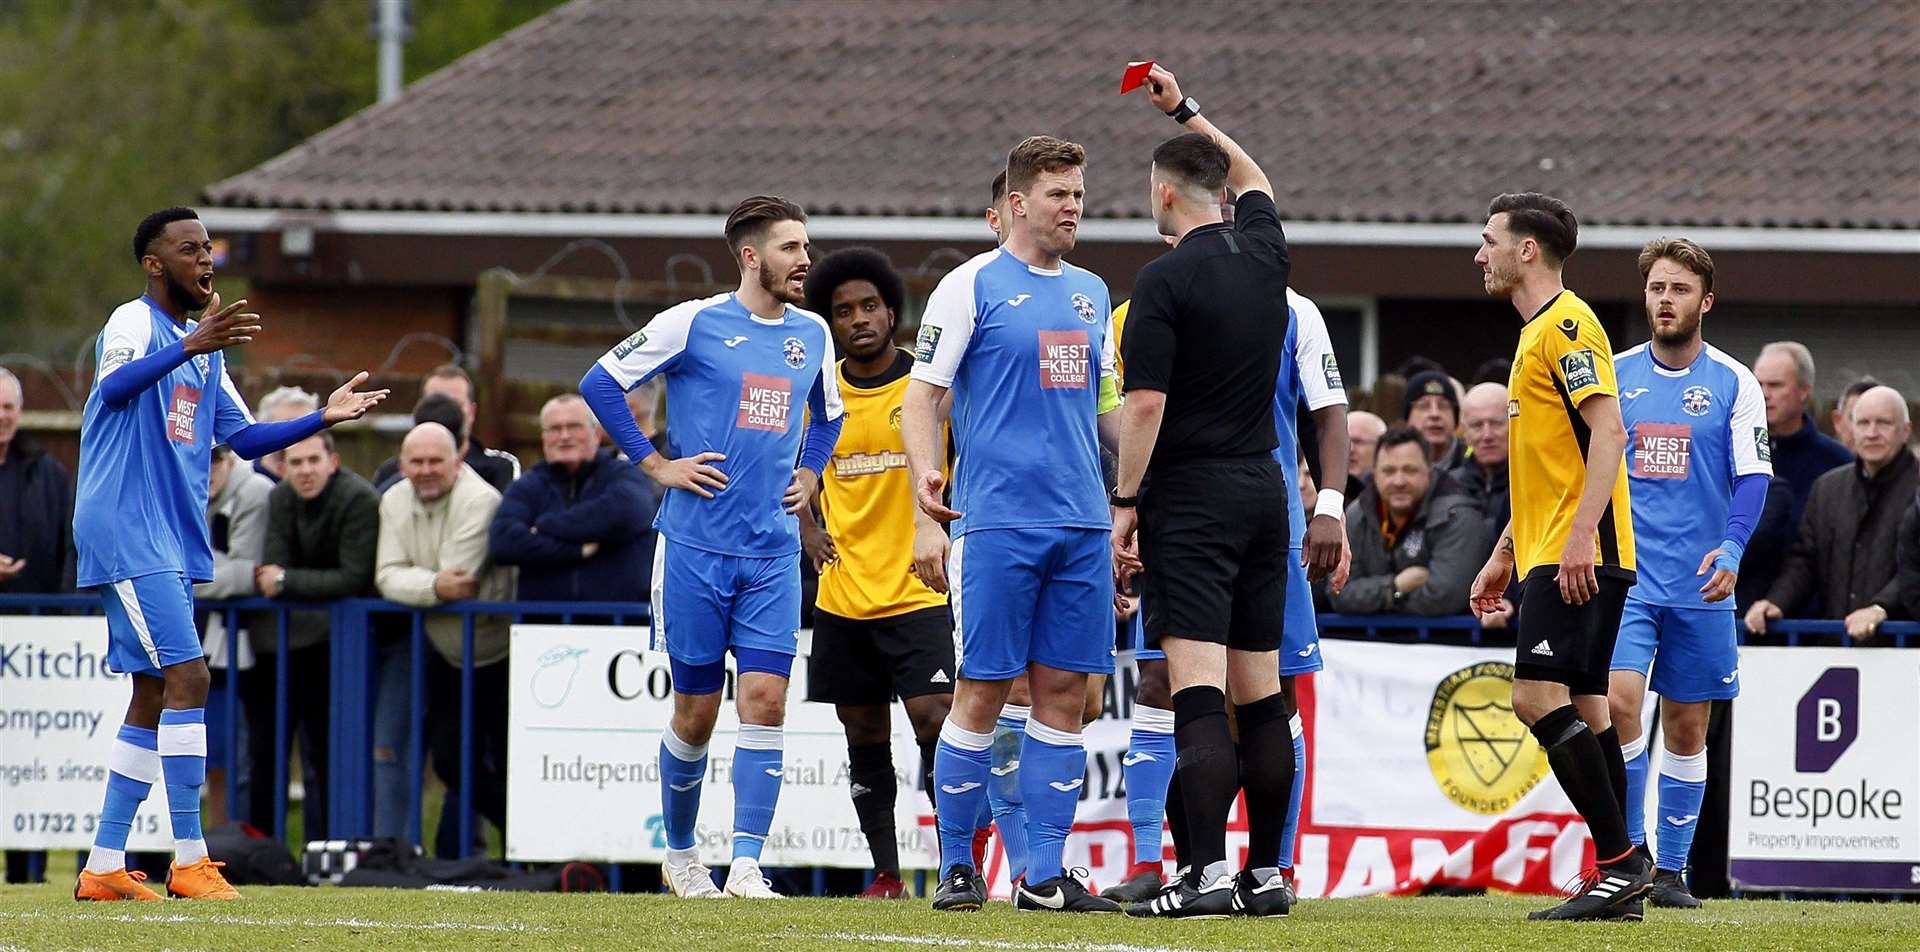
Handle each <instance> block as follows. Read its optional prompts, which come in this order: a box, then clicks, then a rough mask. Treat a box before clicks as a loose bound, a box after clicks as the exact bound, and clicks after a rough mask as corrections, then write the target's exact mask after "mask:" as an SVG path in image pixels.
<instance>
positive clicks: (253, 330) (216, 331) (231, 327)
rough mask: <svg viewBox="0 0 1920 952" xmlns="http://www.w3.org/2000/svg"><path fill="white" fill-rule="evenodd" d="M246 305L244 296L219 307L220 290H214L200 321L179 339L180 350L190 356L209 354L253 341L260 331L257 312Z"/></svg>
mask: <svg viewBox="0 0 1920 952" xmlns="http://www.w3.org/2000/svg"><path fill="white" fill-rule="evenodd" d="M246 308H247V299H246V298H241V299H240V300H238V301H235V302H233V303H232V304H229V305H227V306H226V307H221V306H220V292H218V291H215V292H213V296H212V297H209V298H208V299H207V307H206V310H204V311H202V312H201V315H202V316H201V318H200V321H199V323H197V324H195V325H194V328H193V330H192V331H190V332H189V333H188V334H187V336H186V337H184V338H182V339H181V341H180V347H181V349H182V350H184V351H186V352H187V353H188V354H189V355H199V354H211V353H213V352H214V351H218V350H225V349H227V348H229V347H237V346H239V345H241V344H245V343H247V342H249V341H251V340H253V336H254V335H255V334H258V333H260V315H258V314H255V313H252V312H251V311H248V310H247V309H246Z"/></svg>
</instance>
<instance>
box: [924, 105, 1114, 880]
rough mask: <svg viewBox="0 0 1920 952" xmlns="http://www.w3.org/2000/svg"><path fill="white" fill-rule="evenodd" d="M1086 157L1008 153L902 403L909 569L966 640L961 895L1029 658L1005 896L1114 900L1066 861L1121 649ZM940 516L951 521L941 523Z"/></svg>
mask: <svg viewBox="0 0 1920 952" xmlns="http://www.w3.org/2000/svg"><path fill="white" fill-rule="evenodd" d="M1085 165H1086V152H1085V150H1083V149H1082V148H1081V147H1080V146H1078V145H1075V144H1073V143H1071V142H1064V141H1062V140H1059V139H1055V138H1052V137H1048V136H1034V137H1032V138H1029V139H1026V140H1025V141H1023V142H1021V143H1020V144H1019V145H1018V146H1016V147H1015V148H1014V149H1013V151H1012V153H1011V154H1009V156H1008V158H1007V202H1008V212H1009V215H1008V219H1009V220H1006V221H1003V222H1002V226H1003V228H1004V229H1005V231H1004V234H1005V236H1006V244H1005V245H1004V246H1002V247H1000V248H997V249H995V250H993V251H990V252H987V253H986V254H983V255H980V256H978V257H976V258H973V259H972V260H970V261H968V262H966V263H965V264H962V265H961V266H960V267H958V268H956V269H954V270H953V271H952V272H951V273H949V274H948V275H947V276H946V277H944V278H942V279H941V281H940V284H939V286H938V287H937V288H935V289H934V292H933V296H932V297H931V298H930V299H929V300H928V302H927V309H926V313H925V315H924V316H923V318H922V321H921V327H920V336H919V340H918V343H917V346H916V348H915V354H914V358H915V363H914V368H913V376H912V382H911V383H909V384H908V387H907V394H906V397H905V398H904V401H903V405H902V410H903V414H902V423H901V433H902V435H903V436H904V438H905V442H906V447H907V459H908V464H909V465H910V466H911V467H912V469H913V476H914V485H915V487H916V491H917V494H918V502H919V506H920V510H921V513H922V518H920V519H918V520H917V521H916V526H915V533H914V535H915V541H914V563H915V571H916V573H917V574H918V575H919V576H920V578H921V579H922V580H923V581H925V582H926V583H927V584H928V585H930V586H932V587H933V588H934V589H935V590H936V591H948V590H949V589H951V593H950V594H951V601H952V606H953V619H954V627H955V630H956V634H955V637H956V639H957V640H958V646H959V651H958V662H959V668H960V677H959V678H958V679H957V683H956V684H955V685H954V698H953V710H952V712H951V713H950V714H949V715H948V718H947V722H946V725H945V726H944V727H943V728H942V729H941V732H940V743H939V745H938V747H937V748H936V752H935V755H934V768H933V773H934V785H935V787H936V788H937V789H936V792H935V801H936V803H937V804H938V810H937V812H938V814H939V817H940V869H941V871H942V876H941V882H940V886H939V888H938V889H937V890H936V891H935V893H934V900H933V905H934V908H936V909H956V910H972V909H978V908H980V906H981V904H982V903H984V902H985V901H986V895H985V884H984V883H983V882H982V881H981V879H980V877H979V875H978V873H977V872H976V871H975V869H974V865H973V862H974V859H973V855H972V850H971V843H972V839H973V831H974V821H975V819H976V818H977V817H978V816H979V815H980V811H981V808H982V806H983V805H984V804H985V802H986V798H987V793H988V789H987V788H988V786H989V784H990V783H991V782H992V774H991V769H992V765H993V734H994V726H995V721H996V719H997V718H998V717H999V715H1000V712H1001V706H1002V705H1003V704H1004V703H1005V701H1006V698H1007V693H1008V691H1009V690H1010V686H1011V684H1012V683H1013V679H1014V678H1016V677H1017V676H1019V675H1020V673H1021V672H1026V673H1027V674H1028V683H1029V686H1030V689H1031V692H1032V695H1033V711H1032V716H1031V717H1030V718H1029V719H1028V720H1027V723H1026V737H1025V738H1024V741H1023V744H1022V747H1021V753H1020V758H1019V764H1020V767H1019V771H1020V790H1021V796H1022V799H1023V800H1024V801H1025V806H1026V812H1027V843H1026V871H1025V878H1024V880H1023V881H1022V882H1021V883H1020V884H1018V885H1017V886H1016V887H1015V889H1014V905H1015V907H1016V908H1020V909H1045V910H1056V911H1058V910H1065V911H1076V912H1095V911H1098V912H1118V911H1119V910H1120V906H1119V904H1118V903H1115V902H1113V901H1111V900H1107V899H1102V898H1100V897H1098V896H1095V895H1092V894H1091V893H1090V892H1088V890H1087V888H1086V886H1085V885H1084V884H1083V883H1081V882H1080V881H1079V880H1078V879H1076V878H1074V877H1072V876H1069V875H1066V873H1065V871H1064V870H1063V868H1062V864H1061V852H1062V850H1063V848H1064V846H1065V843H1066V837H1067V832H1068V830H1069V829H1070V828H1071V827H1072V825H1073V816H1074V810H1075V807H1076V806H1077V805H1078V803H1079V798H1080V788H1081V786H1082V784H1083V783H1084V777H1085V772H1086V749H1085V747H1084V746H1083V745H1082V743H1081V735H1080V728H1081V722H1082V718H1081V715H1082V708H1083V705H1084V703H1085V691H1086V683H1087V678H1088V675H1090V674H1097V673H1104V672H1106V671H1108V670H1110V669H1111V666H1112V663H1113V661H1112V657H1111V651H1112V646H1113V578H1112V573H1111V569H1110V567H1109V565H1108V562H1107V554H1106V551H1105V550H1104V549H1103V546H1104V545H1105V544H1106V533H1107V532H1108V531H1109V526H1110V524H1111V523H1110V516H1109V514H1108V512H1107V509H1106V506H1105V503H1104V497H1105V495H1106V487H1105V483H1104V480H1103V475H1102V473H1101V468H1100V443H1101V442H1108V443H1109V444H1110V441H1111V437H1112V436H1113V435H1114V432H1115V431H1114V430H1113V429H1112V424H1113V422H1114V421H1113V420H1112V419H1111V416H1112V414H1111V411H1112V409H1113V408H1115V407H1117V406H1118V405H1119V393H1118V389H1117V388H1116V387H1115V384H1114V378H1113V344H1112V341H1111V340H1110V339H1109V334H1108V330H1109V326H1108V319H1109V304H1108V295H1107V286H1106V283H1105V282H1103V281H1101V280H1100V279H1099V278H1098V277H1096V276H1095V275H1093V274H1091V273H1090V272H1087V271H1085V270H1083V269H1080V268H1076V267H1074V266H1073V265H1071V264H1067V263H1065V262H1063V261H1061V257H1062V256H1063V255H1065V254H1067V253H1068V252H1070V251H1072V250H1073V246H1074V240H1075V238H1076V235H1077V230H1078V227H1079V221H1080V213H1081V209H1082V208H1083V207H1084V202H1085V196H1086V186H1085ZM949 391H951V393H952V399H953V409H952V431H953V437H954V443H955V447H956V449H957V451H958V461H957V462H956V463H955V466H954V474H953V508H951V509H949V508H948V507H947V505H946V503H945V502H944V501H943V499H942V497H941V493H942V489H943V488H944V483H945V481H944V479H942V477H941V475H940V469H941V464H942V463H943V462H944V460H945V454H944V453H943V452H942V447H941V446H940V437H939V433H940V428H939V419H938V417H939V406H940V401H941V400H942V398H943V397H945V396H946V395H947V394H948V392H949ZM1103 437H1104V438H1105V439H1104V440H1103V439H1102V438H1103ZM942 522H950V523H952V525H953V538H952V541H951V543H949V540H948V537H947V536H946V534H945V533H944V532H943V531H942V529H941V526H940V523H942ZM949 553H950V554H949Z"/></svg>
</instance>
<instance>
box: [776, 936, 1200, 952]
mask: <svg viewBox="0 0 1920 952" xmlns="http://www.w3.org/2000/svg"><path fill="white" fill-rule="evenodd" d="M783 935H784V936H786V937H790V938H795V939H800V938H807V939H833V940H836V941H840V942H860V943H865V944H868V945H876V944H880V943H888V944H893V945H924V946H931V947H934V948H942V949H1005V950H1009V952H1029V950H1032V952H1039V950H1043V949H1065V950H1068V952H1202V950H1200V949H1185V948H1179V947H1176V946H1160V945H1126V944H1121V943H1108V942H1014V941H1010V940H1006V939H968V938H962V937H959V936H933V935H888V934H885V933H866V932H826V933H814V934H811V935H809V934H806V933H792V932H790V933H784V934H783Z"/></svg>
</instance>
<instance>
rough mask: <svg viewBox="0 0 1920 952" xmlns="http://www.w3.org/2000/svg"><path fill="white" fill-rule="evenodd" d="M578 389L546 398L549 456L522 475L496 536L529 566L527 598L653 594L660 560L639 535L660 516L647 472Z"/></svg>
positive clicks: (524, 572)
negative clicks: (604, 440)
mask: <svg viewBox="0 0 1920 952" xmlns="http://www.w3.org/2000/svg"><path fill="white" fill-rule="evenodd" d="M600 436H601V434H600V429H599V425H598V424H597V423H596V422H595V421H594V418H593V413H592V411H590V410H588V409H587V403H586V401H585V400H583V399H581V398H580V397H579V396H578V395H577V394H565V395H562V396H558V397H554V398H553V399H551V400H548V401H547V403H546V406H544V407H541V408H540V447H541V450H542V454H543V456H544V461H543V462H541V463H540V464H539V465H537V466H535V467H533V468H532V469H529V470H527V472H526V474H525V475H523V476H521V477H520V478H519V479H516V480H514V481H513V485H512V486H510V487H508V489H507V494H506V496H505V498H503V499H502V500H501V501H500V509H499V511H498V512H497V513H495V515H494V517H493V524H492V526H491V527H490V528H489V530H488V533H487V541H488V546H489V548H490V551H491V552H492V554H493V560H494V562H495V563H496V564H499V565H515V566H519V567H520V585H519V592H520V600H521V601H615V600H618V601H644V600H646V598H647V595H648V585H649V579H650V578H651V572H652V566H651V564H650V563H649V562H646V561H643V560H642V559H641V558H640V557H639V556H640V552H639V549H640V545H641V543H642V542H643V541H644V536H645V534H646V532H647V530H648V528H649V527H650V526H651V525H652V524H653V514H654V508H655V505H654V501H653V495H652V493H650V492H648V490H647V485H646V483H647V479H646V477H645V476H642V475H641V474H640V471H639V470H638V469H636V468H634V466H633V465H632V464H630V463H628V462H626V461H625V460H623V459H620V458H618V457H616V456H615V455H614V454H613V452H612V451H611V450H606V449H602V448H601V447H600Z"/></svg>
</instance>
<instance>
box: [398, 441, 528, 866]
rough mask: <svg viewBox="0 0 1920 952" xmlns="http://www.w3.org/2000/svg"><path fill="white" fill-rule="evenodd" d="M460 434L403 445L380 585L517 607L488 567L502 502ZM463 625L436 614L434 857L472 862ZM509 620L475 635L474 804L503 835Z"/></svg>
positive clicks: (432, 618)
mask: <svg viewBox="0 0 1920 952" xmlns="http://www.w3.org/2000/svg"><path fill="white" fill-rule="evenodd" d="M456 446H457V442H456V441H455V440H454V436H453V433H452V432H451V431H449V430H448V429H447V428H446V427H444V426H441V425H440V424H438V423H422V424H420V425H418V426H416V427H414V428H413V430H412V431H411V432H409V433H408V434H407V437H406V439H405V440H404V441H402V442H401V444H400V472H401V475H402V476H404V477H405V478H404V479H402V480H401V481H400V482H398V483H395V484H394V485H393V486H392V487H390V488H389V489H388V490H387V491H386V493H385V494H384V495H383V496H382V497H381V499H380V545H379V550H378V555H377V557H376V559H375V568H374V584H375V585H376V586H377V587H378V588H379V589H380V595H381V596H382V597H383V598H386V599H388V600H390V601H395V602H399V603H400V604H402V605H413V606H416V607H420V608H434V607H438V606H440V605H444V604H446V603H448V602H455V601H462V600H466V599H479V600H481V601H508V600H510V599H512V598H513V570H512V569H508V568H501V567H496V566H494V565H492V564H491V562H490V561H489V560H488V558H487V527H488V525H489V524H490V523H492V521H493V514H494V510H496V509H498V508H499V506H500V492H499V490H496V489H494V488H493V487H492V486H490V485H488V484H487V481H486V480H485V479H483V478H481V476H480V474H478V473H476V472H474V471H473V468H472V467H470V466H467V465H466V464H464V463H462V462H461V461H460V457H459V454H458V451H457V449H456ZM461 628H462V626H461V619H460V617H459V616H458V615H453V614H430V615H428V617H427V621H426V632H427V637H428V640H430V641H431V642H432V643H433V647H434V654H433V655H429V656H428V658H427V672H426V674H427V677H426V680H427V724H428V729H427V731H428V738H427V740H428V748H429V749H430V750H431V751H432V754H433V769H434V772H435V773H437V774H439V775H440V779H441V781H442V782H444V783H445V784H446V787H447V800H446V804H447V806H446V808H445V809H443V810H442V812H441V814H440V829H439V832H438V834H437V835H436V837H435V847H434V849H435V852H436V853H438V855H440V856H441V857H443V858H448V859H455V858H459V857H462V856H465V855H467V853H468V852H469V850H470V848H471V846H472V844H470V843H460V842H459V833H458V829H459V816H458V814H459V810H458V807H457V806H456V804H457V803H458V798H459V784H460V681H461V672H460V665H461V655H462V634H461ZM506 657H507V619H505V618H502V617H486V616H482V617H480V618H477V619H475V621H474V633H473V665H474V675H473V687H474V698H473V712H474V718H473V726H472V730H471V733H470V737H471V741H472V744H473V747H474V752H473V762H472V766H473V791H472V802H473V806H474V808H475V809H476V810H478V811H479V813H480V815H482V816H484V817H486V818H487V819H488V820H491V821H492V822H493V824H494V825H495V826H497V827H499V828H501V829H503V830H504V829H505V828H506V818H507V785H506V769H507V666H506V665H505V664H501V663H500V662H502V661H504V660H506Z"/></svg>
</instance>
